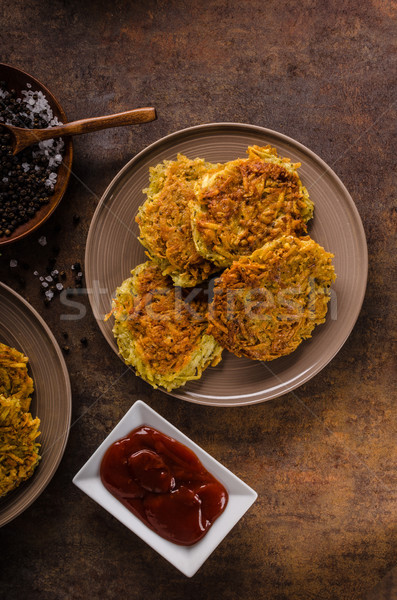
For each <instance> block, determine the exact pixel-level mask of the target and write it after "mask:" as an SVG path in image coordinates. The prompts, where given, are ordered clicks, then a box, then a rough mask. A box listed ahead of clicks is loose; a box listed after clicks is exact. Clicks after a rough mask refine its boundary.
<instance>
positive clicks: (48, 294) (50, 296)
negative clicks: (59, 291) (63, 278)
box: [45, 290, 54, 300]
mask: <svg viewBox="0 0 397 600" xmlns="http://www.w3.org/2000/svg"><path fill="white" fill-rule="evenodd" d="M45 296H46V298H48V300H52V299H53V297H54V292H53V291H52V290H47V291H46V293H45Z"/></svg>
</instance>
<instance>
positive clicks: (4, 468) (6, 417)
mask: <svg viewBox="0 0 397 600" xmlns="http://www.w3.org/2000/svg"><path fill="white" fill-rule="evenodd" d="M39 426H40V419H38V418H36V419H33V418H32V415H31V414H30V413H29V412H26V411H25V410H23V408H22V406H21V403H20V402H19V400H15V399H13V398H5V397H4V396H3V395H0V496H4V495H5V494H8V493H9V492H11V491H12V490H14V489H15V488H16V487H18V486H19V485H20V484H21V483H22V481H25V480H26V479H28V478H29V477H31V476H32V474H33V471H34V470H35V468H36V466H37V465H38V462H39V460H40V455H39V447H40V444H38V443H37V442H36V438H37V437H38V436H39V435H40V432H39Z"/></svg>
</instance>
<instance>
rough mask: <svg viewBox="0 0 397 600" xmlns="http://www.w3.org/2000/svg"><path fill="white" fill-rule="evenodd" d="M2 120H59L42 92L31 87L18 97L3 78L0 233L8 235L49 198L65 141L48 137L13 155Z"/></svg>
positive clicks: (20, 123)
mask: <svg viewBox="0 0 397 600" xmlns="http://www.w3.org/2000/svg"><path fill="white" fill-rule="evenodd" d="M27 87H29V85H27ZM1 122H3V123H6V124H9V125H16V126H17V127H27V128H30V129H32V128H47V127H49V126H51V125H56V124H58V123H59V121H58V120H57V118H56V117H54V116H53V113H52V110H51V108H50V106H49V104H48V102H47V100H46V98H45V96H44V94H43V93H42V92H33V91H31V90H28V91H24V92H22V97H18V96H17V94H16V92H15V90H10V91H8V90H7V88H6V84H5V83H4V82H0V237H9V236H10V235H11V234H12V233H13V232H14V231H15V229H16V228H17V227H18V226H20V225H22V224H24V223H26V222H27V221H29V220H30V219H31V218H32V217H34V215H35V214H36V212H37V211H38V210H39V209H40V208H41V207H42V206H43V205H45V204H48V202H49V201H50V199H51V196H52V194H53V190H54V187H55V184H56V180H57V168H58V166H59V164H60V163H61V162H62V150H63V146H64V144H63V141H62V140H46V141H44V142H39V143H38V144H35V145H34V146H31V147H29V148H26V149H25V150H22V151H21V152H19V153H18V154H17V155H16V156H13V153H12V144H11V134H10V133H8V132H7V130H6V129H4V128H2V127H1Z"/></svg>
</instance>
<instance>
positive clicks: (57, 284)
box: [55, 283, 63, 292]
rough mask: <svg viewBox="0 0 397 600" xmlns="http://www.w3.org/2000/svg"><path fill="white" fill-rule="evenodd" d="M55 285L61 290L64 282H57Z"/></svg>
mask: <svg viewBox="0 0 397 600" xmlns="http://www.w3.org/2000/svg"><path fill="white" fill-rule="evenodd" d="M55 287H56V288H57V290H58V292H61V291H62V290H63V285H62V283H56V284H55Z"/></svg>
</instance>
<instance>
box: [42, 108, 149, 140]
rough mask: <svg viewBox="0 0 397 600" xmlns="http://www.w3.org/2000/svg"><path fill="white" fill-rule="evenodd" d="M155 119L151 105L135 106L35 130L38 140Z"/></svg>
mask: <svg viewBox="0 0 397 600" xmlns="http://www.w3.org/2000/svg"><path fill="white" fill-rule="evenodd" d="M155 119H156V111H155V109H154V108H153V107H146V108H135V109H134V110H126V111H125V112H122V113H117V114H115V115H106V116H104V117H92V118H90V119H80V120H79V121H72V122H71V123H66V125H59V126H56V127H50V128H48V129H40V130H37V129H36V130H35V133H36V134H39V135H38V138H40V140H49V139H52V138H57V137H61V136H63V135H80V134H81V133H90V132H93V131H100V130H101V129H107V128H108V127H121V126H122V125H133V124H134V123H148V122H149V121H154V120H155Z"/></svg>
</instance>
